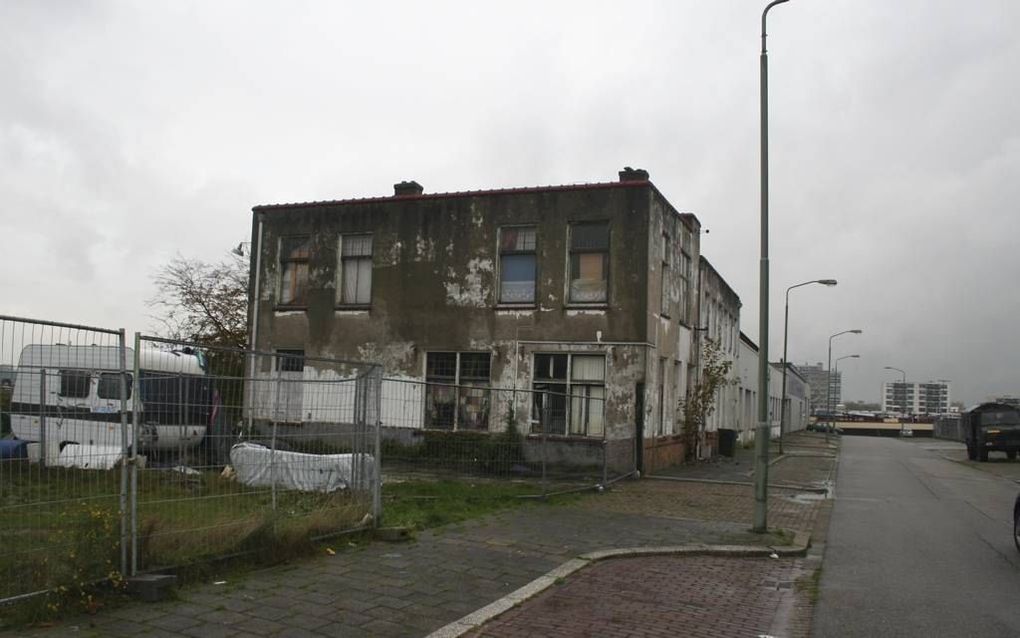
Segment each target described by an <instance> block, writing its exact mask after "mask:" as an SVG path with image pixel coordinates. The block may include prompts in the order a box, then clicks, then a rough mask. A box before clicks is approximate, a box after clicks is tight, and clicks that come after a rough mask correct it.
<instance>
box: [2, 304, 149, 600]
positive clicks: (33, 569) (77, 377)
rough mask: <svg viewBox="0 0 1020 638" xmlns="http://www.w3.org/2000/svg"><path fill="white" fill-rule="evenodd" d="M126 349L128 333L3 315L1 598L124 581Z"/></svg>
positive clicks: (126, 542)
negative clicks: (112, 577) (113, 577)
mask: <svg viewBox="0 0 1020 638" xmlns="http://www.w3.org/2000/svg"><path fill="white" fill-rule="evenodd" d="M126 350H127V349H126V347H125V343H124V333H123V331H115V330H103V329H100V328H91V327H87V326H76V325H71V324H60V323H52V322H37V321H28V320H21V319H16V318H12V317H0V364H2V365H4V366H8V367H7V369H8V370H10V371H11V372H12V374H11V375H10V376H9V377H8V379H9V381H10V382H9V383H8V384H5V386H4V387H3V388H0V427H2V436H3V438H2V439H0V600H6V599H12V598H18V597H23V596H30V595H33V594H36V593H39V592H44V591H47V590H50V589H52V588H54V587H58V586H64V585H67V584H69V583H79V582H83V581H91V580H95V579H99V578H103V577H106V576H107V575H108V574H110V573H112V572H117V571H118V570H119V571H120V573H124V570H125V566H126V565H127V561H128V553H127V552H128V547H129V544H130V543H129V533H128V519H127V517H126V515H125V512H126V511H127V508H128V503H127V495H128V478H129V476H128V468H127V465H126V464H123V463H121V464H119V467H115V466H114V464H115V461H116V460H117V459H122V458H123V457H124V451H125V449H126V448H127V440H128V427H129V426H128V413H129V409H128V407H127V402H126V401H125V400H124V398H123V397H124V396H125V393H124V391H123V390H124V388H123V385H122V384H123V383H124V382H125V378H126V370H127V358H126V356H127V352H126ZM100 439H101V440H102V445H101V446H92V445H89V443H90V442H91V441H92V440H100ZM95 467H102V468H104V469H103V470H100V471H96V470H94V469H93V468H95Z"/></svg>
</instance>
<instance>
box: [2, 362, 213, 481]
mask: <svg viewBox="0 0 1020 638" xmlns="http://www.w3.org/2000/svg"><path fill="white" fill-rule="evenodd" d="M125 356H126V359H127V367H128V387H127V393H128V396H127V399H128V401H127V410H128V414H127V423H128V429H127V434H128V439H127V440H128V443H129V444H130V443H131V442H132V441H134V436H133V434H134V433H133V431H132V426H131V410H132V409H133V408H134V407H135V406H137V408H138V411H139V414H138V422H139V432H138V447H139V450H151V451H159V450H184V449H188V448H191V447H194V446H196V445H198V444H199V443H200V442H201V441H202V438H203V437H204V436H205V433H206V428H207V426H208V425H209V421H210V418H211V414H212V413H213V411H214V409H215V406H214V405H213V392H212V381H211V379H209V377H207V376H206V374H205V371H204V370H203V366H202V359H201V356H200V355H199V354H197V353H195V352H191V351H187V352H179V351H173V352H171V351H164V350H156V349H143V350H142V351H141V354H140V357H139V376H140V379H133V378H132V377H133V371H132V368H133V364H134V351H133V350H132V349H130V348H128V349H127V350H126V353H125ZM43 370H45V371H46V375H45V377H46V383H45V390H44V389H43V384H42V378H43V374H42V371H43ZM120 382H121V379H120V349H119V348H118V347H116V346H68V345H61V344H56V345H29V346H25V348H24V349H23V350H22V351H21V357H20V359H19V361H18V367H17V371H16V375H15V380H14V392H13V395H12V396H11V408H10V412H11V430H12V432H13V433H14V436H16V437H17V438H19V439H22V440H25V441H33V442H39V443H42V444H43V447H44V448H45V450H41V454H45V459H46V461H47V462H48V463H54V464H67V465H78V466H81V465H84V464H83V463H81V462H78V461H75V460H73V459H69V458H65V459H63V461H62V460H61V453H62V452H65V450H66V453H65V454H64V456H65V457H67V456H68V455H70V456H72V457H77V458H82V457H83V456H85V455H87V454H88V453H89V451H91V452H92V453H93V454H95V455H97V458H107V459H109V460H108V462H101V463H99V465H104V466H109V465H111V464H112V463H113V462H115V461H116V459H118V458H119V456H120V454H119V453H120V450H121V444H122V438H121V400H120V388H121V386H120ZM44 415H45V417H46V418H45V423H46V430H45V433H43V432H42V430H41V428H40V421H41V417H42V416H44Z"/></svg>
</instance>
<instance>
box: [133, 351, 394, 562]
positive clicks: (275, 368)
mask: <svg viewBox="0 0 1020 638" xmlns="http://www.w3.org/2000/svg"><path fill="white" fill-rule="evenodd" d="M136 340H137V344H138V345H137V347H136V349H135V370H136V373H137V375H138V377H139V391H140V402H139V409H138V411H137V414H136V419H137V423H138V428H137V436H138V440H137V449H138V450H139V452H140V454H142V455H143V457H144V458H143V459H140V462H139V463H138V464H137V465H136V467H137V470H136V472H135V476H134V477H133V485H134V488H133V494H134V496H135V502H136V509H135V511H134V512H133V515H132V527H133V531H134V534H133V535H134V538H135V539H136V542H135V544H134V548H135V554H134V556H133V562H134V564H135V565H136V566H137V568H138V569H139V570H143V571H144V570H151V569H157V568H161V567H165V566H168V565H179V564H182V563H189V562H193V561H196V560H203V559H210V558H216V557H222V556H228V555H232V554H235V553H238V552H247V551H257V552H260V553H265V552H270V551H290V549H292V548H293V547H294V546H295V545H298V546H299V545H301V544H302V543H305V542H307V541H308V540H309V539H313V538H317V537H322V536H326V535H330V534H335V533H339V532H345V531H350V530H355V529H361V528H364V527H369V526H371V525H372V524H373V522H374V521H375V520H377V519H378V514H379V513H378V503H379V499H378V475H377V467H376V463H375V459H377V458H378V454H377V451H376V446H377V437H376V431H377V423H378V412H379V401H380V389H379V385H380V383H381V375H380V374H379V371H378V368H377V366H373V365H371V364H363V363H353V362H346V361H338V360H332V359H315V358H310V357H305V356H304V355H303V353H300V352H297V351H282V352H276V353H261V352H252V351H248V350H236V349H216V348H208V347H206V348H201V349H199V348H197V347H195V346H194V345H193V344H187V343H183V342H174V341H170V340H165V339H159V338H155V337H136Z"/></svg>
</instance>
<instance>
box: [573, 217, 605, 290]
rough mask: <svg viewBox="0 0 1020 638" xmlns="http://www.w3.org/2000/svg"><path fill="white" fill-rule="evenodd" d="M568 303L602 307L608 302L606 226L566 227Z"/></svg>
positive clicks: (580, 225)
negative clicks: (598, 304)
mask: <svg viewBox="0 0 1020 638" xmlns="http://www.w3.org/2000/svg"><path fill="white" fill-rule="evenodd" d="M569 299H570V302H571V303H605V302H607V301H608V300H609V224H608V222H598V223H584V224H573V225H572V226H571V227H570V295H569Z"/></svg>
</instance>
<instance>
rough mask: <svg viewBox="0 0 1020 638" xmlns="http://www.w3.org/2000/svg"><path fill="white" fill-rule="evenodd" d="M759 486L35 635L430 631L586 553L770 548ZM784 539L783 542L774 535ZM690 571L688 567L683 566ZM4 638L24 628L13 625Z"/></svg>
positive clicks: (201, 595)
mask: <svg viewBox="0 0 1020 638" xmlns="http://www.w3.org/2000/svg"><path fill="white" fill-rule="evenodd" d="M804 496H805V495H804V494H800V493H797V492H795V491H785V490H773V491H772V492H771V494H770V501H769V516H770V525H772V526H778V527H786V528H792V529H803V530H809V529H811V527H812V525H813V521H814V519H815V518H816V517H817V514H818V509H819V506H820V502H819V501H818V500H817V499H811V498H803V497H804ZM752 510H753V495H752V492H751V489H750V488H749V487H747V486H742V485H719V484H702V483H687V482H673V481H655V480H643V481H632V482H622V483H619V484H617V485H616V486H615V488H614V489H613V490H611V491H608V492H606V493H603V494H590V495H587V496H585V497H583V498H581V499H580V500H579V501H577V502H575V503H571V504H567V505H555V504H549V505H542V504H536V505H532V506H526V507H522V508H519V509H515V510H512V511H507V512H504V513H501V514H497V515H493V516H489V517H486V518H483V519H480V520H476V521H472V522H469V523H465V524H461V525H455V526H448V527H445V528H440V529H436V530H432V531H429V532H425V533H422V534H420V535H419V536H418V538H416V539H415V540H414V541H412V542H410V543H405V544H396V545H390V544H383V543H375V544H372V545H369V546H366V547H359V548H349V549H347V550H343V548H342V543H340V544H339V545H338V546H336V549H338V550H340V551H337V553H336V555H335V556H323V557H321V558H316V559H310V560H305V561H299V562H295V563H293V564H289V565H286V566H282V567H277V568H271V569H265V570H260V571H256V572H252V573H249V574H247V575H245V576H243V577H240V578H238V577H234V578H233V579H232V580H231V582H228V583H227V584H226V585H213V584H206V585H197V586H192V587H187V588H184V589H182V591H181V592H180V599H179V600H177V601H172V602H164V603H156V604H145V603H132V604H129V605H126V606H124V607H120V608H118V609H112V610H108V611H103V612H101V613H99V614H98V615H96V616H92V617H86V618H77V619H72V620H69V621H68V622H66V623H64V624H62V625H61V626H58V627H53V628H49V629H37V630H33V631H31V632H25V631H22V632H18V635H28V636H46V637H50V636H65V635H75V636H112V637H119V636H125V637H126V636H139V635H144V636H148V637H154V638H158V637H160V636H196V637H197V636H202V637H205V636H210V637H216V636H223V637H228V636H295V637H297V636H345V637H346V636H352V637H355V636H422V635H426V634H428V633H429V632H431V631H433V630H435V629H437V628H439V627H442V626H444V625H446V624H447V623H450V622H452V621H454V620H457V619H458V618H461V617H462V616H464V615H466V614H468V613H470V612H472V611H474V610H476V609H478V608H481V607H483V606H485V605H487V604H489V603H491V602H492V601H494V600H496V599H498V598H500V597H502V596H504V595H506V594H507V593H509V592H511V591H514V590H516V589H518V588H519V587H521V586H523V585H525V584H527V583H529V582H531V581H532V580H534V579H535V578H537V577H538V576H541V575H543V574H545V573H546V572H548V571H550V570H551V569H553V568H554V567H556V566H558V565H560V564H562V563H563V562H565V561H566V560H568V559H570V558H573V557H575V556H577V555H579V554H582V553H585V552H589V551H594V550H599V549H609V548H615V547H640V546H661V545H678V544H684V543H725V544H760V543H762V542H763V540H762V537H760V536H759V535H756V534H752V533H750V532H749V531H748V528H749V527H750V521H751V513H752ZM771 542H774V541H771ZM681 573H683V572H681ZM0 635H3V636H4V638H6V636H9V635H13V634H12V633H10V632H7V633H6V634H0Z"/></svg>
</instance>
